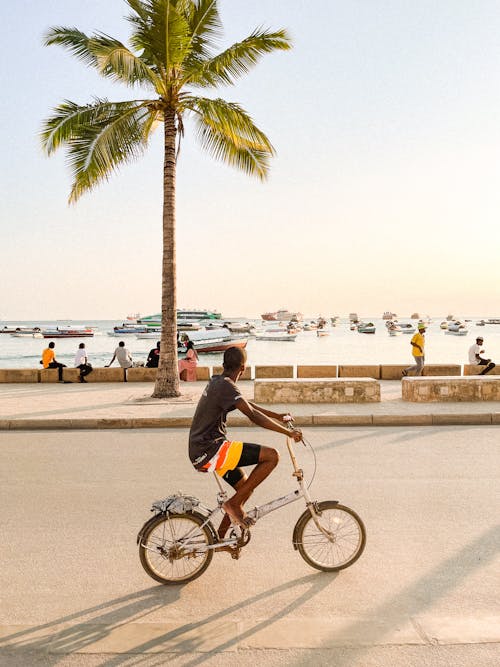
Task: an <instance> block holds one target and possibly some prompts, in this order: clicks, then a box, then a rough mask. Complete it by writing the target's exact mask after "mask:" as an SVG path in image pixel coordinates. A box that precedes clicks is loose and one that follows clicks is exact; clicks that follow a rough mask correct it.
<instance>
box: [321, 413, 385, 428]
mask: <svg viewBox="0 0 500 667" xmlns="http://www.w3.org/2000/svg"><path fill="white" fill-rule="evenodd" d="M312 423H313V426H371V425H372V423H373V415H313V417H312Z"/></svg>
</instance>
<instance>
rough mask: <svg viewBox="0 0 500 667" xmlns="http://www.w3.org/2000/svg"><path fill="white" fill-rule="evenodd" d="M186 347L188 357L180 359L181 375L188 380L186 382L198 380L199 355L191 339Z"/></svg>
mask: <svg viewBox="0 0 500 667" xmlns="http://www.w3.org/2000/svg"><path fill="white" fill-rule="evenodd" d="M186 348H187V354H186V358H185V359H179V376H180V378H181V380H186V382H196V366H197V365H198V355H197V353H196V350H195V349H194V344H193V342H192V341H191V340H190V341H189V343H188V344H187V345H186Z"/></svg>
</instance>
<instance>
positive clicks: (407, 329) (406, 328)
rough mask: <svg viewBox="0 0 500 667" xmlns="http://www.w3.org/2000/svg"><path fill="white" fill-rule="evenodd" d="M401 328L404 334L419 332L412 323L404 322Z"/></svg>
mask: <svg viewBox="0 0 500 667" xmlns="http://www.w3.org/2000/svg"><path fill="white" fill-rule="evenodd" d="M399 326H400V327H401V331H402V332H403V333H404V334H414V333H415V331H416V330H417V329H416V327H415V325H413V324H412V323H411V322H402V323H400V325H399Z"/></svg>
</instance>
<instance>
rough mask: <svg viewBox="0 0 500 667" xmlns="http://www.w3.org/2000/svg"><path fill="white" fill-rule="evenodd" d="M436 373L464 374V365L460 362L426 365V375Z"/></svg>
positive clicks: (434, 374)
mask: <svg viewBox="0 0 500 667" xmlns="http://www.w3.org/2000/svg"><path fill="white" fill-rule="evenodd" d="M408 365H409V366H410V364H408ZM436 375H446V376H447V377H449V376H456V375H462V367H461V366H460V365H459V364H426V365H425V366H424V377H427V376H436Z"/></svg>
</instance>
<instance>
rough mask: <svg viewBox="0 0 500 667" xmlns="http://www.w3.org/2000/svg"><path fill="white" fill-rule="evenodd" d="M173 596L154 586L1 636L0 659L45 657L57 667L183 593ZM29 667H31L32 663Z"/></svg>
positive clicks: (48, 664) (173, 590)
mask: <svg viewBox="0 0 500 667" xmlns="http://www.w3.org/2000/svg"><path fill="white" fill-rule="evenodd" d="M169 593H170V595H169V597H168V601H165V591H164V590H163V588H162V587H161V586H152V587H150V588H146V589H144V590H142V591H138V592H136V593H131V594H130V595H125V596H123V597H119V598H115V599H114V600H109V601H108V602H104V603H102V604H99V605H95V606H94V607H89V608H87V609H83V610H81V611H79V612H75V613H74V614H69V615H68V616H62V617H60V618H56V619H54V620H53V621H50V622H48V623H43V624H41V625H36V626H30V627H29V628H27V629H22V630H19V631H18V632H14V633H12V634H10V635H4V636H2V637H0V656H1V655H3V654H6V655H10V656H12V657H16V655H18V654H20V655H21V656H25V655H27V654H30V653H31V654H43V656H44V663H43V664H44V666H45V665H47V667H50V665H56V664H57V663H58V662H59V661H60V660H62V659H63V658H64V657H65V655H66V654H68V653H75V652H76V653H78V652H79V651H82V650H83V649H85V648H87V647H89V646H91V645H92V644H94V643H95V642H96V641H99V640H101V639H104V638H106V637H107V636H108V635H109V634H110V632H111V631H112V630H113V629H114V628H116V627H118V626H120V625H123V624H124V623H130V622H131V621H134V622H137V621H139V620H140V619H141V618H143V617H145V616H147V615H148V614H150V613H151V612H153V611H156V610H158V609H160V608H161V607H164V606H166V605H168V604H172V603H175V602H176V601H177V600H178V598H179V593H180V590H179V589H172V590H169ZM68 624H70V625H68ZM21 664H22V663H21ZM25 664H29V661H26V663H25Z"/></svg>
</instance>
